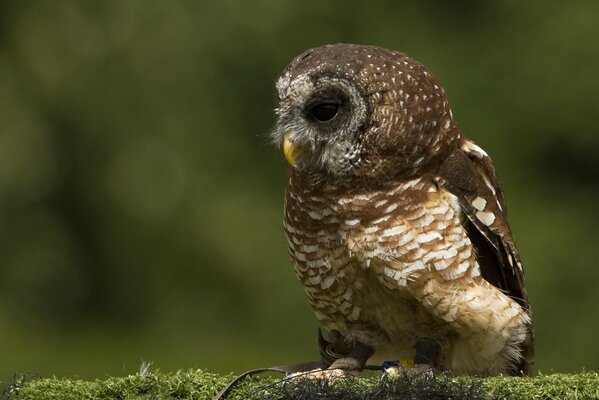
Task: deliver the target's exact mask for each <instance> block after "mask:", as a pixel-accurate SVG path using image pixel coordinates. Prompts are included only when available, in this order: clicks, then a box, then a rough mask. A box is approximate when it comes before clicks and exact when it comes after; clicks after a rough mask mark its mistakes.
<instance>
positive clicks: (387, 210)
mask: <svg viewBox="0 0 599 400" xmlns="http://www.w3.org/2000/svg"><path fill="white" fill-rule="evenodd" d="M396 208H397V203H393V204H391V205H390V206H388V207H387V208H385V210H384V212H385V213H390V212H391V211H393V210H395V209H396Z"/></svg>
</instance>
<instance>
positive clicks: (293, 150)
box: [283, 135, 302, 168]
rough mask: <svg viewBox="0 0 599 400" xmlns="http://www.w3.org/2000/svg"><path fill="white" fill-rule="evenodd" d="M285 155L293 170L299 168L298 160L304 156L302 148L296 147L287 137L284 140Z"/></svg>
mask: <svg viewBox="0 0 599 400" xmlns="http://www.w3.org/2000/svg"><path fill="white" fill-rule="evenodd" d="M283 154H285V158H286V159H287V162H288V163H289V165H291V166H292V167H293V168H297V159H298V158H299V156H300V155H301V154H302V148H301V147H299V146H297V145H295V144H294V143H293V142H292V141H291V140H289V138H288V137H287V135H286V136H285V138H284V139H283Z"/></svg>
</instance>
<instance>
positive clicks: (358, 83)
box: [272, 44, 459, 182]
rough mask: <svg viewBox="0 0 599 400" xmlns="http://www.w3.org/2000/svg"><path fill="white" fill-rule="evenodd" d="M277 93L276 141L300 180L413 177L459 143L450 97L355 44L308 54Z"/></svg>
mask: <svg viewBox="0 0 599 400" xmlns="http://www.w3.org/2000/svg"><path fill="white" fill-rule="evenodd" d="M277 89H278V93H279V105H278V108H277V110H276V113H277V116H278V120H277V125H276V129H275V130H274V132H273V133H272V137H273V139H274V141H275V142H276V143H277V144H279V145H280V146H282V148H283V152H284V154H285V157H286V158H287V161H288V162H289V164H290V165H291V167H293V169H294V171H295V172H297V173H300V174H309V175H312V176H317V177H319V178H320V179H323V178H324V179H328V180H331V179H332V180H344V179H351V178H360V177H362V178H366V177H367V178H368V179H371V180H375V181H378V182H382V181H385V180H388V179H393V178H396V177H405V176H410V175H412V174H416V173H418V172H421V171H422V170H423V169H424V168H426V167H427V166H429V165H431V163H434V162H435V160H438V159H439V158H440V157H442V156H443V155H445V154H447V152H448V151H450V149H451V148H452V146H453V145H454V142H455V141H456V139H459V132H458V127H457V124H456V123H455V122H454V120H453V116H452V114H451V110H450V108H449V103H448V101H447V98H446V96H445V91H444V90H443V88H441V86H440V85H439V84H438V83H437V81H436V79H435V78H434V77H433V76H432V75H431V74H429V73H428V72H427V71H426V70H425V68H424V67H423V66H422V65H421V64H420V63H418V62H416V61H414V60H412V59H411V58H409V57H408V56H406V55H405V54H403V53H399V52H395V51H391V50H387V49H383V48H380V47H374V46H360V45H352V44H334V45H327V46H323V47H319V48H315V49H310V50H308V51H306V52H304V53H303V54H301V55H299V56H297V57H296V58H295V59H294V60H293V61H292V62H291V63H290V64H289V65H288V66H287V67H286V68H285V70H284V71H283V72H282V74H281V76H280V77H279V79H278V81H277Z"/></svg>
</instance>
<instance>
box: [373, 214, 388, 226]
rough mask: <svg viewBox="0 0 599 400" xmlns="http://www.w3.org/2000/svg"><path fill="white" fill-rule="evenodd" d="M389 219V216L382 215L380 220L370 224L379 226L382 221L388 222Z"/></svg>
mask: <svg viewBox="0 0 599 400" xmlns="http://www.w3.org/2000/svg"><path fill="white" fill-rule="evenodd" d="M389 218H390V216H389V215H384V216H382V217H380V218H377V219H375V220H374V221H372V223H373V224H375V225H376V224H380V223H381V222H384V221H386V220H388V219H389Z"/></svg>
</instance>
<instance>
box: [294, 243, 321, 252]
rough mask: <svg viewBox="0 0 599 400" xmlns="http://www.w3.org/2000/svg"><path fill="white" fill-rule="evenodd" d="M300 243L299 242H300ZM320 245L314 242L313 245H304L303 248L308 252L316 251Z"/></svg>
mask: <svg viewBox="0 0 599 400" xmlns="http://www.w3.org/2000/svg"><path fill="white" fill-rule="evenodd" d="M298 244H299V243H298ZM318 247H319V246H318V245H317V244H313V245H307V244H305V245H303V246H302V250H303V251H304V252H306V253H314V252H316V251H317V250H318Z"/></svg>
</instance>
